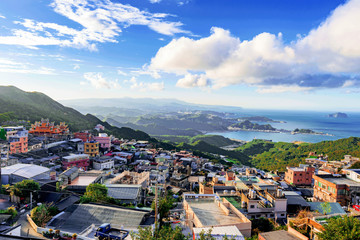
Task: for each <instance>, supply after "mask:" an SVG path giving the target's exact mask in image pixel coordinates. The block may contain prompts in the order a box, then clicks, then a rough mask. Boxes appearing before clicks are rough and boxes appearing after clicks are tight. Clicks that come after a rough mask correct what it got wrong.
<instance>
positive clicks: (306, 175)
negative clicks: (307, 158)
mask: <svg viewBox="0 0 360 240" xmlns="http://www.w3.org/2000/svg"><path fill="white" fill-rule="evenodd" d="M286 169H287V171H286V172H285V181H286V182H287V183H288V184H293V185H296V186H299V185H311V182H312V175H313V174H314V172H315V168H314V167H310V166H308V165H302V164H300V166H299V167H287V168H286Z"/></svg>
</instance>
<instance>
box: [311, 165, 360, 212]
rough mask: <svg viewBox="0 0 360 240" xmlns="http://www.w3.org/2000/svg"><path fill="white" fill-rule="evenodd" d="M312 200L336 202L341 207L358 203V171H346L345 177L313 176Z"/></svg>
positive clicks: (359, 187) (359, 173) (359, 174)
mask: <svg viewBox="0 0 360 240" xmlns="http://www.w3.org/2000/svg"><path fill="white" fill-rule="evenodd" d="M313 178H314V200H315V201H326V202H338V203H340V205H341V206H348V205H349V204H351V205H355V204H359V203H360V181H359V180H360V170H358V169H351V170H347V173H346V175H341V174H326V175H314V176H313Z"/></svg>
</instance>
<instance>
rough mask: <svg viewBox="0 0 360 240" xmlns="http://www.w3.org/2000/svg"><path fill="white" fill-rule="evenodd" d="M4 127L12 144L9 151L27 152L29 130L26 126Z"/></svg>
mask: <svg viewBox="0 0 360 240" xmlns="http://www.w3.org/2000/svg"><path fill="white" fill-rule="evenodd" d="M4 129H5V131H6V134H7V139H8V141H9V144H10V147H9V153H10V154H14V153H27V152H28V133H29V132H28V131H27V130H26V129H25V127H23V126H20V127H4Z"/></svg>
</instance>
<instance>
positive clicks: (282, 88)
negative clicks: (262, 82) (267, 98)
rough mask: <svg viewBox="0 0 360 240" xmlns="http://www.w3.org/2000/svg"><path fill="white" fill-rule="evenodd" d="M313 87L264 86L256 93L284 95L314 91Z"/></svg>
mask: <svg viewBox="0 0 360 240" xmlns="http://www.w3.org/2000/svg"><path fill="white" fill-rule="evenodd" d="M313 89H314V88H312V87H300V86H297V85H278V86H264V87H260V88H259V89H257V90H256V91H257V92H258V93H283V92H304V91H310V90H313Z"/></svg>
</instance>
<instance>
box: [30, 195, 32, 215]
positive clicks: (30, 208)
mask: <svg viewBox="0 0 360 240" xmlns="http://www.w3.org/2000/svg"><path fill="white" fill-rule="evenodd" d="M31 209H32V191H31V192H30V211H31Z"/></svg>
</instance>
